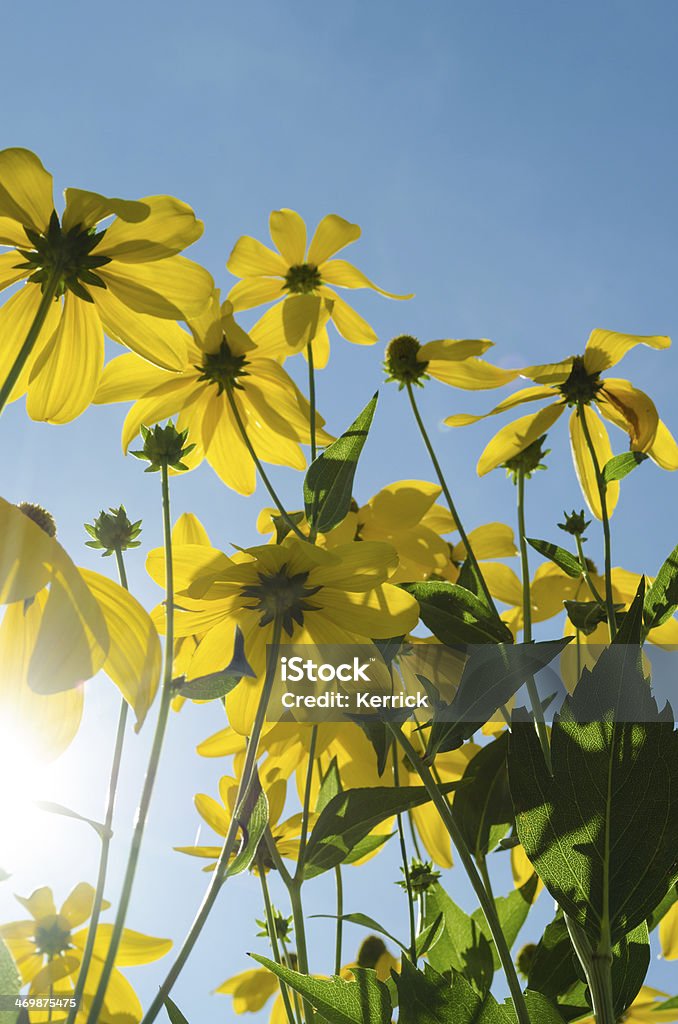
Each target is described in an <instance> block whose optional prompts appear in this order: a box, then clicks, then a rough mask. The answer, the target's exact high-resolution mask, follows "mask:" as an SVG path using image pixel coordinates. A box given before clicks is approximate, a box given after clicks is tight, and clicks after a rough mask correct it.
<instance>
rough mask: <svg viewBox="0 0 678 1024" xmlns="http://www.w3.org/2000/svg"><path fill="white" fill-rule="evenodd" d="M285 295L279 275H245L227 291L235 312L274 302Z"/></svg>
mask: <svg viewBox="0 0 678 1024" xmlns="http://www.w3.org/2000/svg"><path fill="white" fill-rule="evenodd" d="M284 295H287V292H286V291H285V289H284V283H283V281H281V280H280V278H279V277H245V278H243V280H242V281H238V282H237V284H234V285H233V287H232V288H231V290H230V292H229V293H228V298H229V300H230V301H231V302H232V303H233V309H234V310H235V312H236V313H238V312H240V310H243V309H253V308H254V307H255V306H261V305H263V304H264V303H265V302H274V301H275V300H276V299H280V298H282V297H283V296H284Z"/></svg>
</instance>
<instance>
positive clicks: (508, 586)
mask: <svg viewBox="0 0 678 1024" xmlns="http://www.w3.org/2000/svg"><path fill="white" fill-rule="evenodd" d="M482 571H483V576H484V577H485V582H486V583H487V585H488V587H489V589H490V593H491V594H492V596H493V597H496V598H497V600H498V601H502V602H503V603H504V604H508V605H511V606H514V605H519V604H520V603H521V601H522V599H523V585H522V583H521V582H520V580H519V579H518V577H517V576H516V574H515V573H514V571H513V569H511V568H510V566H508V565H504V564H503V562H484V563H483V565H482Z"/></svg>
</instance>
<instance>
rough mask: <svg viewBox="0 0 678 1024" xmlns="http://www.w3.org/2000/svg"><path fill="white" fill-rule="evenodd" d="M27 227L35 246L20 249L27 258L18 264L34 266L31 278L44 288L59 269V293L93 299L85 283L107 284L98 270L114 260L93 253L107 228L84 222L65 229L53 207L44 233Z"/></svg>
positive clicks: (88, 299)
mask: <svg viewBox="0 0 678 1024" xmlns="http://www.w3.org/2000/svg"><path fill="white" fill-rule="evenodd" d="M24 231H25V232H26V235H27V237H28V239H29V241H30V242H31V244H32V246H33V248H32V249H19V250H18V252H20V253H21V255H22V256H23V258H24V260H25V261H26V262H25V263H19V264H17V267H20V268H22V269H25V270H30V271H31V274H30V276H29V278H28V280H29V281H32V282H33V283H34V284H39V285H40V289H41V291H43V292H44V291H45V290H46V288H47V286H48V283H49V282H50V281H51V280H52V278H53V275H54V274H55V273H56V274H57V277H58V280H57V285H56V290H55V293H54V294H55V295H56V296H60V295H63V294H64V292H66V291H71V292H73V294H74V295H77V296H78V298H79V299H84V301H85V302H92V301H93V299H92V296H91V295H90V293H89V291H88V290H87V288H86V287H85V285H90V286H93V287H95V288H105V287H106V284H105V282H104V281H103V280H102V279H101V278H100V277H99V275H98V274H96V273H95V270H97V269H98V268H99V267H103V266H104V265H105V264H106V263H110V262H111V261H110V259H109V257H108V256H93V255H92V250H93V249H94V248H95V246H97V245H98V244H99V242H100V241H101V239H102V238H103V237H104V234H105V231H94V229H89V228H83V227H82V225H80V224H77V225H76V226H75V227H73V228H70V229H69V230H68V231H64V230H63V228H62V226H61V222H60V220H59V217H58V215H57V213H56V211H52V216H51V217H50V221H49V227H48V228H47V231H46V232H45V233H44V234H41V233H40V232H39V231H34V230H33V229H32V228H27V227H24Z"/></svg>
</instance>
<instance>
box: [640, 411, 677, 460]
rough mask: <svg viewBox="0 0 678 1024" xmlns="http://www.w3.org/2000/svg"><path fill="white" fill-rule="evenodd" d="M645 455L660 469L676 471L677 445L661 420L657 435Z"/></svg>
mask: <svg viewBox="0 0 678 1024" xmlns="http://www.w3.org/2000/svg"><path fill="white" fill-rule="evenodd" d="M647 453H648V455H649V456H650V458H651V459H653V460H654V461H655V462H656V463H657V465H658V466H661V468H662V469H670V470H674V469H678V444H676V442H675V439H674V437H673V434H672V433H671V431H670V430H669V428H668V427H667V426H666V424H665V423H664V421H663V420H660V421H659V423H658V425H657V433H656V434H655V436H654V441H653V442H652V445H651V446H650V447H649V448H648V450H647Z"/></svg>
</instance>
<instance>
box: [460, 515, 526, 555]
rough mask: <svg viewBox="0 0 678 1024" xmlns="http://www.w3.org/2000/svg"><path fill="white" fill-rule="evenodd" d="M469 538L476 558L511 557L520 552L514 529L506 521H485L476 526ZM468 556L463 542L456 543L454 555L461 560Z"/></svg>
mask: <svg viewBox="0 0 678 1024" xmlns="http://www.w3.org/2000/svg"><path fill="white" fill-rule="evenodd" d="M468 539H469V543H470V545H471V547H472V548H473V551H474V554H475V556H476V558H478V559H480V560H481V561H482V559H484V558H511V557H512V556H513V555H517V554H518V550H517V548H516V544H515V538H514V534H513V530H512V529H511V527H510V526H507V525H506V523H485V524H484V525H483V526H476V528H475V529H474V530H471V531H470V532H469V534H468ZM465 556H466V548H465V547H464V545H463V544H462V543H461V541H460V542H459V543H458V544H455V545H454V549H453V557H454V560H455V561H456V562H461V561H463V559H464V558H465Z"/></svg>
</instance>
